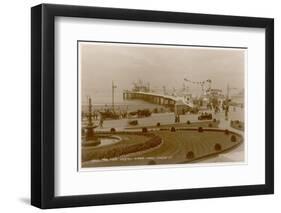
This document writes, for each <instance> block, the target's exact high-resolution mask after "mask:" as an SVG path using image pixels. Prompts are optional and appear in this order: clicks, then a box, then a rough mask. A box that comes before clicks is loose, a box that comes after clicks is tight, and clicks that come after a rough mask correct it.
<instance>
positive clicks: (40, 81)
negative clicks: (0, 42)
mask: <svg viewBox="0 0 281 213" xmlns="http://www.w3.org/2000/svg"><path fill="white" fill-rule="evenodd" d="M58 16H63V17H80V18H100V19H115V20H131V21H145V22H162V23H182V24H200V25H206V26H207V25H217V26H237V27H250V28H263V29H265V34H266V41H265V43H266V48H265V61H266V64H265V85H266V86H265V90H266V91H265V94H266V97H265V100H266V106H265V108H266V110H265V114H266V118H265V121H266V128H265V132H266V134H265V161H266V162H265V184H262V185H246V186H229V187H228V186H226V187H215V188H198V189H177V190H164V191H145V192H130V193H112V194H94V195H79V196H76V195H73V196H61V197H56V196H55V195H54V189H55V181H54V178H55V170H54V166H55V165H54V163H55V161H54V157H55V156H54V153H55V152H54V151H55V144H54V143H55V137H54V136H55V85H54V82H55V81H54V79H55V68H54V65H55V63H54V60H55V54H54V50H55V44H54V21H55V17H58ZM272 193H274V20H273V19H271V18H256V17H241V16H225V15H208V14H194V13H178V12H164V11H148V10H131V9H114V8H102V7H86V6H68V5H53V4H41V5H38V6H35V7H32V8H31V204H32V205H34V206H37V207H39V208H43V209H46V208H60V207H76V206H90V205H106V204H121V203H138V202H154V201H169V200H182V199H197V198H216V197H228V196H246V195H259V194H272Z"/></svg>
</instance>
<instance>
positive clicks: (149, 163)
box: [147, 160, 156, 165]
mask: <svg viewBox="0 0 281 213" xmlns="http://www.w3.org/2000/svg"><path fill="white" fill-rule="evenodd" d="M147 165H156V162H155V161H154V160H150V161H148V163H147Z"/></svg>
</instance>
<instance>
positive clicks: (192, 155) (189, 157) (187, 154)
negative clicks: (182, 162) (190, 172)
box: [186, 151, 195, 160]
mask: <svg viewBox="0 0 281 213" xmlns="http://www.w3.org/2000/svg"><path fill="white" fill-rule="evenodd" d="M194 157H195V156H194V152H192V151H189V152H187V153H186V158H187V159H189V160H191V159H193V158H194Z"/></svg>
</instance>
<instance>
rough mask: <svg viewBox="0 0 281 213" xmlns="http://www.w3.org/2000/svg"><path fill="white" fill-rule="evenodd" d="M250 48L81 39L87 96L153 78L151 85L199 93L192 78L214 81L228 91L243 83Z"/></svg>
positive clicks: (85, 95) (148, 80) (81, 70)
mask: <svg viewBox="0 0 281 213" xmlns="http://www.w3.org/2000/svg"><path fill="white" fill-rule="evenodd" d="M245 54H246V50H245V49H237V48H235V49H233V48H210V47H190V46H167V45H143V44H120V43H101V42H79V64H80V68H79V71H80V77H81V81H80V82H81V89H82V91H81V92H82V100H84V99H85V98H86V97H87V96H93V95H95V94H96V93H99V94H101V93H103V92H104V93H108V92H110V91H111V85H112V81H114V84H116V86H117V88H116V92H118V91H119V92H120V91H123V90H125V89H132V87H133V82H135V81H137V80H142V81H144V82H150V85H151V88H152V89H155V90H160V89H161V88H163V86H165V87H166V88H167V89H168V90H172V88H178V89H181V88H182V87H183V84H186V85H187V86H189V90H190V91H191V92H194V93H199V92H200V91H201V88H200V86H199V85H195V84H190V83H187V82H185V81H184V78H187V79H190V80H192V81H204V80H207V79H211V80H212V87H213V88H219V89H222V90H223V91H226V87H227V84H229V85H230V87H235V88H238V89H243V88H244V72H245V63H246V62H245Z"/></svg>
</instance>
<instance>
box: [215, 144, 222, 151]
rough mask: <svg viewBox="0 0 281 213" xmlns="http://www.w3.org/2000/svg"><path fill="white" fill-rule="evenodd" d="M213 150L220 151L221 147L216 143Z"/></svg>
mask: <svg viewBox="0 0 281 213" xmlns="http://www.w3.org/2000/svg"><path fill="white" fill-rule="evenodd" d="M215 150H216V151H217V152H218V151H221V145H220V144H219V143H216V144H215Z"/></svg>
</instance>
